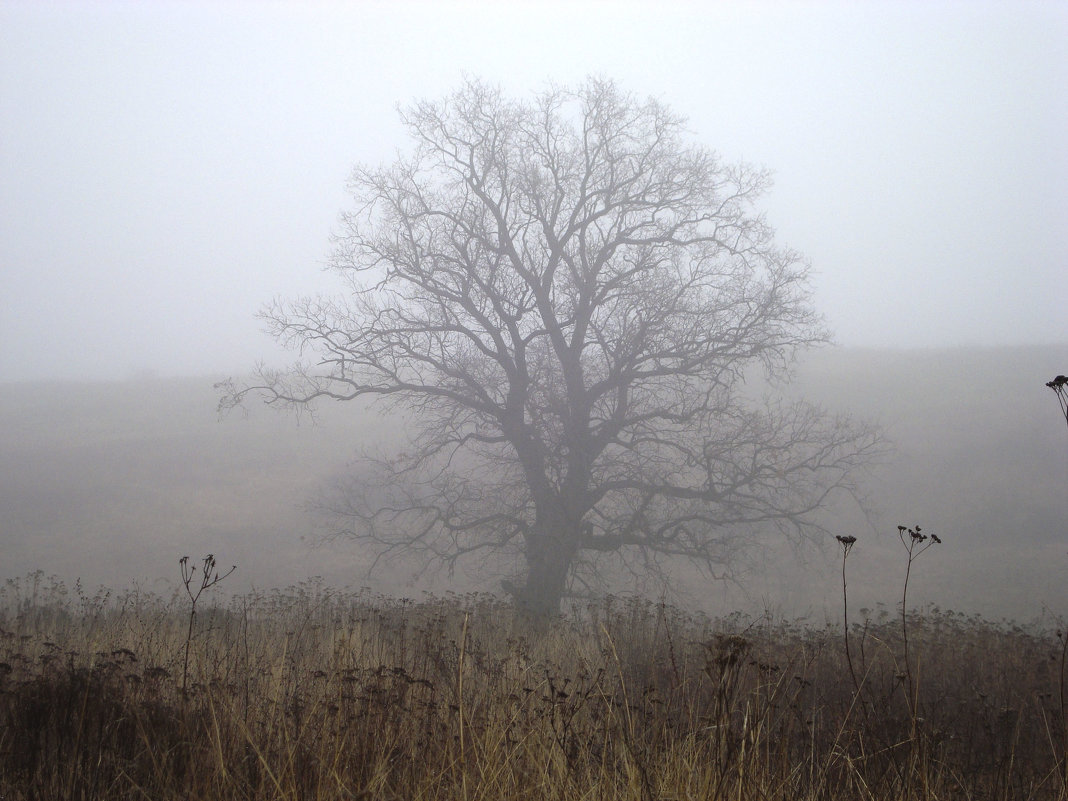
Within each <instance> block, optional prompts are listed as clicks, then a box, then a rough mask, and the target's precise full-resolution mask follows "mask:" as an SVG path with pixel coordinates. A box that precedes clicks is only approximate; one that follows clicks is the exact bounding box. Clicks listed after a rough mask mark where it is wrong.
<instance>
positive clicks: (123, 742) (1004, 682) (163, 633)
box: [0, 574, 1068, 801]
mask: <svg viewBox="0 0 1068 801" xmlns="http://www.w3.org/2000/svg"><path fill="white" fill-rule="evenodd" d="M46 584H47V582H44V581H43V580H42V577H41V576H40V574H36V575H34V576H31V577H29V578H28V579H25V580H22V581H16V582H9V583H8V585H7V587H6V588H5V589H4V590H2V591H0V798H2V799H4V801H23V800H27V801H28V799H40V800H41V801H45V800H47V799H70V800H71V801H75V800H76V799H84V800H85V801H88V800H89V799H179V798H182V799H189V798H193V799H324V800H325V799H465V800H466V799H519V798H522V799H606V800H607V799H641V800H642V801H646V800H649V799H665V801H666V800H668V799H673V800H674V799H677V800H679V801H681V800H682V799H718V798H723V799H728V798H729V799H739V800H740V801H748V799H782V800H783V801H788V800H789V801H797V800H804V799H836V800H837V799H999V800H1001V799H1005V800H1008V799H1065V798H1068V763H1066V761H1065V747H1066V744H1068V723H1066V711H1068V710H1066V704H1065V654H1066V649H1065V644H1064V638H1063V632H1053V631H1039V630H1032V629H1023V628H1020V627H1015V626H1011V625H1007V624H993V623H990V622H988V621H986V620H984V619H981V618H976V617H965V616H962V615H958V614H955V613H952V612H940V611H938V610H928V611H927V612H925V613H924V614H923V615H922V616H921V615H917V616H915V617H910V619H909V621H908V627H907V630H906V631H904V632H903V629H902V622H901V620H900V618H898V619H896V620H895V619H894V618H893V617H892V616H887V615H885V614H884V615H882V616H881V617H879V616H876V619H875V620H869V621H868V622H867V623H866V624H863V625H857V626H855V627H854V629H853V631H852V632H851V633H850V657H851V660H852V670H851V669H850V665H849V662H848V661H847V658H846V648H845V640H844V638H843V632H842V630H841V628H840V627H838V628H834V627H833V626H832V627H827V628H813V627H809V626H802V625H799V624H795V623H790V622H782V621H776V620H772V619H766V618H765V619H758V620H755V621H752V620H742V619H740V618H739V619H728V620H710V619H707V618H704V617H700V616H692V615H689V614H686V613H684V612H682V611H680V610H677V609H675V608H672V607H669V606H665V605H656V604H651V603H647V602H640V601H623V600H619V599H606V600H604V601H601V602H597V603H591V604H589V605H587V606H584V607H582V608H579V609H576V610H575V611H574V613H573V614H571V615H569V616H567V617H565V618H564V619H561V620H559V621H554V622H552V623H551V624H541V625H534V624H531V623H530V622H528V621H524V620H522V619H520V618H518V617H517V616H516V615H514V614H513V613H512V612H511V611H510V610H509V609H508V608H507V607H505V606H503V605H501V603H500V602H499V601H496V600H494V599H493V598H489V597H483V596H462V597H449V598H444V599H442V598H429V597H428V598H426V599H425V600H423V601H422V602H412V601H399V600H390V599H386V598H382V597H378V596H373V595H370V594H367V593H340V592H334V591H331V590H328V589H326V588H324V587H322V586H321V585H319V584H315V583H310V584H305V585H301V586H299V587H295V588H290V589H289V590H287V591H284V592H283V591H277V592H271V593H265V594H252V595H245V596H240V597H237V598H235V599H234V600H232V601H231V602H229V603H228V605H226V606H225V607H212V608H208V607H206V606H205V603H206V601H205V600H203V599H202V600H201V606H200V607H198V610H197V614H196V617H195V620H194V621H193V624H194V625H193V626H192V628H190V605H189V599H188V598H185V597H184V596H177V595H176V596H175V597H174V598H172V599H169V600H168V599H163V598H160V597H158V596H155V595H150V594H144V593H141V592H138V591H128V592H126V593H124V594H122V595H118V596H111V595H109V594H107V593H99V594H97V595H91V596H90V595H86V594H85V593H83V592H81V591H80V590H79V589H78V588H75V591H74V592H73V593H72V592H68V590H67V588H65V587H64V586H62V585H61V584H56V583H53V584H51V585H49V586H46ZM903 634H907V647H908V654H909V655H910V661H909V662H907V663H906V661H905V658H904V654H905V646H906V643H905V642H904V639H903Z"/></svg>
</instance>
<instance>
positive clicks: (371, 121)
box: [0, 0, 1068, 381]
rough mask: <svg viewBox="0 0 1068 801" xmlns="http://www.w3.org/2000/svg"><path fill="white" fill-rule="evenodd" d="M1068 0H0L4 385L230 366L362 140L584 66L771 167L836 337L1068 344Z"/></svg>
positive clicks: (274, 356)
mask: <svg viewBox="0 0 1068 801" xmlns="http://www.w3.org/2000/svg"><path fill="white" fill-rule="evenodd" d="M1066 44H1068V3H1063V2H1059V3H1052V2H1051V3H1041V4H1028V3H1022V2H1012V3H1004V4H991V5H987V4H982V3H975V2H962V3H937V2H934V3H931V2H923V3H916V4H909V3H902V2H892V3H891V2H887V3H870V4H859V3H843V4H832V3H809V4H806V3H797V2H792V3H786V4H751V3H746V4H744V5H743V4H741V3H738V4H734V3H722V4H713V3H694V4H686V3H672V2H668V0H660V1H659V2H655V3H646V2H641V3H626V2H619V0H613V1H611V2H585V3H582V2H568V3H561V4H553V3H545V2H539V3H528V4H519V3H506V2H485V3H452V2H435V3H430V2H427V3H400V2H389V3H381V4H377V3H350V4H337V5H333V4H312V3H296V2H294V3H276V4H269V5H264V4H261V3H251V2H250V3H203V4H201V3H174V4H167V3H162V2H139V3H134V2H129V3H103V2H100V3H89V2H82V3H73V4H65V3H60V4H56V3H45V2H40V0H35V1H33V2H21V3H11V2H3V0H0V304H2V305H0V381H4V380H26V379H37V378H79V379H81V378H93V377H102V378H123V377H127V376H130V375H135V374H138V373H144V372H146V371H153V372H156V373H158V374H160V375H172V374H195V373H233V372H240V371H243V370H247V369H248V368H250V367H251V366H252V364H253V363H254V362H255V361H256V360H257V359H258V358H265V359H266V360H267V361H269V362H284V361H285V357H282V356H281V355H280V354H279V351H278V350H277V349H276V348H275V347H274V346H273V344H272V343H271V341H270V340H269V339H268V338H267V337H266V335H264V334H262V333H261V331H260V325H259V323H258V321H257V320H256V319H255V317H254V315H255V313H256V311H257V310H258V309H259V307H260V306H261V305H262V304H263V303H264V302H266V301H268V300H270V299H271V298H272V297H275V296H294V295H296V294H299V293H307V292H315V291H318V290H319V289H322V288H323V287H328V286H329V282H328V281H327V280H326V279H325V277H324V275H323V274H322V272H321V271H322V266H323V264H324V261H325V258H326V256H327V254H328V252H329V234H330V232H331V230H332V229H333V228H334V225H335V220H336V219H337V215H338V213H339V212H340V211H341V210H342V209H343V208H344V207H345V205H346V195H345V192H344V184H345V181H346V178H347V177H348V174H349V172H350V171H351V169H352V167H353V166H354V165H355V164H356V163H371V164H374V163H379V162H383V161H389V160H391V159H392V158H393V156H394V154H395V153H396V151H397V149H398V148H400V149H405V148H406V147H407V145H406V142H405V140H404V138H403V132H402V130H401V128H400V125H399V123H398V121H397V114H396V106H397V104H398V103H407V102H409V101H411V100H413V99H416V98H423V97H426V98H439V97H441V96H443V95H445V94H447V93H449V92H450V91H452V90H453V89H455V88H457V87H458V86H459V84H460V82H461V80H462V78H463V76H464V75H473V76H480V77H483V78H486V79H488V80H490V81H493V82H497V83H500V84H501V85H502V86H504V88H505V89H506V90H507V91H509V92H510V93H512V94H529V93H532V92H533V91H536V90H538V89H541V88H543V87H544V86H545V84H546V82H548V81H550V80H552V81H556V82H558V83H576V82H578V81H581V80H582V79H583V78H584V77H585V76H587V75H589V74H591V73H593V74H599V75H604V76H607V77H611V78H614V79H616V80H617V81H618V82H619V83H620V84H621V85H622V86H623V87H624V88H625V89H628V90H630V91H633V92H635V93H637V94H639V95H655V96H657V97H659V98H661V99H662V100H664V101H665V102H667V103H668V104H669V105H670V106H672V108H673V109H674V110H675V111H677V112H679V113H681V114H683V115H685V116H687V117H688V118H689V120H690V128H691V129H692V131H693V134H694V137H695V139H697V140H698V141H700V142H702V143H704V144H706V145H709V146H710V147H712V148H714V149H716V150H718V151H719V152H720V153H721V154H722V155H723V156H724V157H725V158H727V159H729V160H741V159H744V160H746V161H749V162H753V163H756V164H760V165H763V166H767V167H769V168H771V169H772V170H773V171H774V172H775V175H776V184H775V188H774V189H773V190H772V192H771V193H770V194H769V195H768V197H767V198H765V201H764V203H763V208H764V209H765V210H766V211H767V214H768V218H769V220H770V221H771V222H772V224H773V225H774V226H775V227H776V228H777V230H778V232H779V235H780V240H781V241H782V243H783V244H788V245H790V246H791V247H794V248H796V249H798V250H801V251H802V252H803V253H805V254H806V255H807V256H808V257H809V258H810V259H811V261H812V264H813V267H814V269H815V272H816V278H815V290H816V300H817V304H818V306H819V308H820V309H821V310H822V311H823V312H824V313H825V314H826V315H827V318H828V320H829V323H830V326H831V328H832V329H833V330H834V331H835V333H836V338H837V340H838V341H839V342H840V343H842V344H844V345H855V346H872V345H874V346H892V347H917V346H918V347H936V346H954V345H971V344H984V345H996V344H1021V343H1054V342H1068V313H1065V307H1066V304H1068V57H1066V56H1065V48H1066Z"/></svg>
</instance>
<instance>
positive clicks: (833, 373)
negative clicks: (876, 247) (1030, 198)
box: [0, 346, 1068, 619]
mask: <svg viewBox="0 0 1068 801" xmlns="http://www.w3.org/2000/svg"><path fill="white" fill-rule="evenodd" d="M1066 369H1068V346H1050V347H1029V348H1004V349H955V350H931V351H865V350H848V349H844V350H827V351H824V352H821V353H818V354H815V355H813V356H811V357H810V358H809V359H808V360H807V362H806V363H805V364H804V365H803V366H802V367H801V368H800V369H799V370H798V374H797V376H796V378H795V380H794V381H793V382H791V384H790V385H789V386H788V387H786V388H785V391H786V392H788V393H789V394H797V395H800V396H804V397H807V398H809V399H811V400H813V401H816V402H819V403H821V404H823V405H825V406H826V407H828V408H830V409H833V410H836V411H843V412H848V413H851V414H854V415H856V416H859V417H863V418H868V419H873V420H876V421H878V422H880V423H881V424H882V425H883V426H884V427H885V429H886V432H887V434H888V436H889V438H890V439H891V440H892V442H893V443H894V445H895V448H896V450H895V453H894V455H893V456H892V457H891V458H889V459H888V460H887V461H886V462H885V463H884V464H881V465H878V466H876V467H874V468H873V469H872V471H871V475H870V477H869V478H870V480H869V482H868V485H867V487H868V495H869V502H870V509H871V511H872V517H871V521H872V524H873V525H874V528H872V526H870V525H869V523H868V522H867V521H866V520H865V518H864V516H863V515H862V514H861V513H860V512H859V511H858V510H857V509H855V508H853V507H851V506H850V505H849V504H846V505H843V506H841V507H840V508H836V509H835V510H833V514H831V515H830V516H829V518H828V524H829V526H830V527H831V528H832V530H833V531H834V532H835V533H842V534H853V535H855V536H857V537H858V539H859V542H858V545H857V547H856V549H855V550H854V552H853V555H852V556H851V557H850V563H849V566H850V576H851V578H850V591H851V595H852V596H853V598H854V599H855V600H854V601H853V603H854V604H855V608H858V609H859V608H860V607H861V606H869V607H874V606H875V605H876V604H877V603H879V602H883V603H885V604H886V605H887V606H888V607H889V608H891V609H892V607H893V604H894V603H895V601H896V600H897V599H898V597H899V593H900V578H901V574H902V573H903V570H904V564H903V560H902V558H901V557H902V554H901V545H900V543H898V542H897V537H896V530H895V527H896V525H897V524H898V523H907V524H913V523H920V524H922V525H923V526H924V528H925V529H927V530H928V531H933V532H937V533H939V535H940V536H941V537H942V539H943V540H944V541H945V545H944V546H942V547H941V548H940V549H938V550H937V551H932V552H931V553H930V554H928V555H926V556H925V557H924V561H923V562H922V563H921V564H919V565H918V567H917V570H916V574H915V578H914V585H913V588H910V603H911V600H913V599H914V600H915V601H916V602H921V601H929V602H931V603H936V604H938V605H940V606H942V607H945V608H955V609H960V610H963V611H978V612H980V613H982V614H985V615H988V616H1001V615H1008V616H1013V617H1017V618H1028V619H1029V618H1031V617H1035V616H1038V615H1040V614H1042V613H1043V611H1044V609H1050V610H1052V611H1054V612H1056V613H1059V614H1064V613H1065V612H1068V589H1066V587H1068V542H1066V540H1068V526H1066V523H1065V521H1066V520H1068V431H1066V428H1065V424H1064V420H1063V419H1062V418H1059V417H1058V411H1057V406H1056V403H1055V400H1054V398H1053V397H1052V393H1051V392H1050V391H1049V390H1048V389H1047V388H1046V387H1045V386H1044V383H1045V381H1047V380H1049V379H1050V378H1051V377H1052V376H1054V375H1056V374H1057V373H1060V372H1064V371H1065V370H1066ZM212 383H213V381H212V379H211V378H208V377H205V378H189V379H184V378H183V379H156V380H146V381H141V382H126V383H79V384H75V383H70V384H65V383H34V384H8V385H6V386H4V387H3V392H2V393H0V555H2V558H0V579H5V578H11V577H14V576H19V575H23V574H25V573H27V572H28V571H31V570H35V569H40V570H43V571H44V572H45V573H46V574H56V575H58V576H60V577H62V578H64V579H66V580H68V581H69V580H72V579H74V578H76V577H81V579H82V580H83V583H85V584H87V585H90V586H94V585H96V584H104V585H107V586H110V587H122V586H128V585H129V584H131V583H133V582H140V583H145V584H148V585H152V586H156V587H157V589H158V588H160V587H166V582H173V580H175V579H176V578H177V559H178V557H180V556H182V555H184V554H190V555H191V556H193V557H195V558H197V557H199V556H201V555H203V554H204V553H207V552H214V553H215V554H217V556H218V558H219V560H220V562H225V563H227V564H231V563H234V564H237V565H238V573H237V574H236V575H235V577H234V578H233V579H232V580H231V582H228V583H229V584H230V585H231V589H234V590H238V589H243V588H247V587H249V586H255V587H260V588H262V587H270V586H284V585H288V584H295V583H298V582H300V581H302V580H304V579H306V578H308V577H310V576H313V575H319V576H322V577H323V578H324V580H325V581H327V582H328V583H331V584H336V585H339V586H340V585H346V584H353V585H357V586H359V585H362V584H367V585H369V586H371V587H373V588H376V589H383V590H387V591H390V592H393V593H399V592H407V593H417V592H418V590H419V589H420V588H422V587H423V586H433V587H434V588H435V589H437V590H444V589H450V588H453V589H459V590H466V589H469V588H475V589H493V588H494V587H495V586H496V584H495V581H493V580H485V581H478V580H469V579H468V578H466V577H463V576H458V577H456V579H454V583H452V584H450V583H447V582H446V581H445V580H444V579H443V578H439V579H438V580H437V583H435V584H431V585H425V584H418V585H412V584H411V583H410V581H409V579H410V576H411V575H412V574H413V571H414V569H415V566H412V565H406V564H390V565H386V566H385V567H384V568H383V570H382V571H381V572H380V573H378V574H376V575H375V576H373V577H371V578H368V577H367V576H366V566H367V564H368V563H369V557H368V555H367V554H363V553H360V552H359V551H358V550H357V549H356V548H355V547H354V546H352V545H351V544H350V543H330V544H324V545H322V546H321V547H312V546H313V545H315V544H316V543H317V542H318V537H317V534H318V533H319V532H320V531H321V529H320V527H319V526H320V523H319V521H317V519H316V518H315V517H314V515H312V514H310V513H309V512H308V511H307V510H306V508H305V507H306V504H307V502H308V501H309V500H310V499H313V498H315V497H316V496H317V495H318V494H319V493H320V492H322V491H324V490H325V489H328V488H329V486H330V485H331V482H332V480H333V478H334V477H336V476H339V475H343V474H344V472H345V470H346V465H347V464H348V463H350V462H351V461H352V460H353V459H354V458H356V456H357V453H358V450H359V449H360V448H361V447H364V446H366V445H368V444H369V443H372V442H373V441H375V440H376V439H377V441H382V440H388V438H389V437H390V431H391V430H393V429H391V426H390V425H389V424H386V423H383V421H382V420H380V419H378V418H376V417H375V416H374V415H372V414H369V413H367V412H365V411H364V412H361V411H360V410H358V409H354V408H352V407H351V406H349V405H344V404H335V405H333V406H332V407H326V408H323V409H322V410H321V414H320V415H319V419H318V421H317V422H315V423H313V421H311V420H309V419H308V418H306V417H305V418H304V419H301V420H298V419H296V418H294V417H293V416H292V415H288V414H284V413H275V412H273V411H271V410H268V409H264V408H257V407H253V408H252V409H251V410H250V414H249V415H248V417H247V418H243V417H242V416H240V415H232V416H230V417H226V418H224V419H221V420H220V419H219V418H218V417H217V415H216V412H215V401H216V396H215V391H214V390H213V387H212ZM754 390H755V391H762V388H759V387H756V388H754ZM831 546H834V547H831ZM836 549H837V545H836V544H835V543H834V542H833V540H830V541H829V542H828V543H827V545H826V547H824V548H822V549H819V548H816V549H805V550H802V551H794V550H793V549H790V548H784V549H781V550H780V551H773V552H770V553H767V554H765V555H764V556H763V557H762V559H761V560H760V561H759V563H756V564H754V565H751V566H750V567H751V568H752V569H751V571H750V572H749V573H748V574H747V575H746V576H745V577H744V578H743V581H742V588H741V589H739V588H738V587H732V586H730V585H724V586H720V585H716V586H714V587H711V588H710V587H708V586H707V583H706V582H702V581H700V580H698V579H696V578H695V577H692V576H690V575H689V573H688V572H687V571H682V572H681V573H680V576H679V580H678V582H677V586H678V588H679V593H680V595H679V599H680V600H681V601H682V602H684V603H686V604H689V605H693V606H702V607H706V608H711V609H720V610H721V609H722V608H723V607H736V606H749V607H754V606H756V607H759V606H770V607H772V608H775V609H782V610H784V611H789V612H791V613H794V614H802V615H803V614H811V615H814V616H820V615H824V614H834V613H835V610H836V609H837V603H838V599H839V597H840V586H839V584H838V582H839V581H840V578H839V574H838V571H839V570H840V562H839V560H838V557H839V552H838V551H837V550H836Z"/></svg>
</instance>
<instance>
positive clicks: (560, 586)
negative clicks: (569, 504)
mask: <svg viewBox="0 0 1068 801" xmlns="http://www.w3.org/2000/svg"><path fill="white" fill-rule="evenodd" d="M538 518H539V520H538V523H537V524H536V525H535V527H534V532H533V533H532V534H531V536H530V537H528V538H527V541H526V560H527V577H526V583H525V584H524V585H523V586H522V587H515V588H512V593H513V595H514V596H515V600H516V604H517V606H518V607H519V608H520V609H521V610H523V611H524V612H526V613H527V614H529V615H531V616H534V617H539V618H544V617H553V616H556V615H558V614H560V602H561V601H562V600H563V597H564V594H565V593H566V592H567V578H568V573H569V572H570V570H571V562H572V560H573V559H574V558H575V554H576V552H577V549H578V543H579V533H580V527H579V524H577V523H573V522H571V521H569V520H567V516H566V515H565V514H563V513H562V512H561V511H559V510H553V511H551V512H549V513H547V514H539V515H538Z"/></svg>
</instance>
